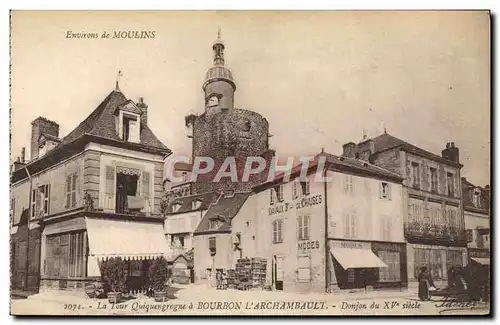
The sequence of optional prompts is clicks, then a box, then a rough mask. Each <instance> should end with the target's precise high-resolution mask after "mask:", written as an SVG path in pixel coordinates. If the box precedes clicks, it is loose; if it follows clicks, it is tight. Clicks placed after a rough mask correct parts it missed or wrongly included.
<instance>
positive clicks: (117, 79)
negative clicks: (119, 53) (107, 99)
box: [116, 70, 123, 90]
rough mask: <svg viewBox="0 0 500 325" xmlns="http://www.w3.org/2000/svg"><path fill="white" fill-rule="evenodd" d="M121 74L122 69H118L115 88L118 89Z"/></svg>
mask: <svg viewBox="0 0 500 325" xmlns="http://www.w3.org/2000/svg"><path fill="white" fill-rule="evenodd" d="M122 76H123V73H122V70H118V74H117V75H116V90H120V87H119V81H120V77H122Z"/></svg>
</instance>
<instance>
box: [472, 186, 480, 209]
mask: <svg viewBox="0 0 500 325" xmlns="http://www.w3.org/2000/svg"><path fill="white" fill-rule="evenodd" d="M472 204H474V206H475V207H476V208H478V207H480V206H481V191H480V190H479V189H478V188H476V189H474V193H473V194H472Z"/></svg>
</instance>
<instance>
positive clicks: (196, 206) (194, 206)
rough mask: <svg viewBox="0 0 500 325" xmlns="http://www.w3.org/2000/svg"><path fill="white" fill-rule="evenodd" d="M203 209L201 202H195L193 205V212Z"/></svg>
mask: <svg viewBox="0 0 500 325" xmlns="http://www.w3.org/2000/svg"><path fill="white" fill-rule="evenodd" d="M200 207H201V200H194V201H193V203H192V208H193V210H196V209H199V208H200Z"/></svg>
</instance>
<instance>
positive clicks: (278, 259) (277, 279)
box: [273, 255, 283, 290]
mask: <svg viewBox="0 0 500 325" xmlns="http://www.w3.org/2000/svg"><path fill="white" fill-rule="evenodd" d="M273 284H274V289H276V290H283V256H277V255H274V258H273Z"/></svg>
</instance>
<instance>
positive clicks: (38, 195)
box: [35, 189, 42, 218]
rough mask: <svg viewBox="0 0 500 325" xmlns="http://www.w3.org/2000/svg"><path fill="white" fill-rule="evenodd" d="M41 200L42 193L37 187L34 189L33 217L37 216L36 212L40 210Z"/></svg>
mask: <svg viewBox="0 0 500 325" xmlns="http://www.w3.org/2000/svg"><path fill="white" fill-rule="evenodd" d="M41 201H42V193H41V191H40V189H37V190H36V191H35V218H38V213H39V212H40V207H41Z"/></svg>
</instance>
